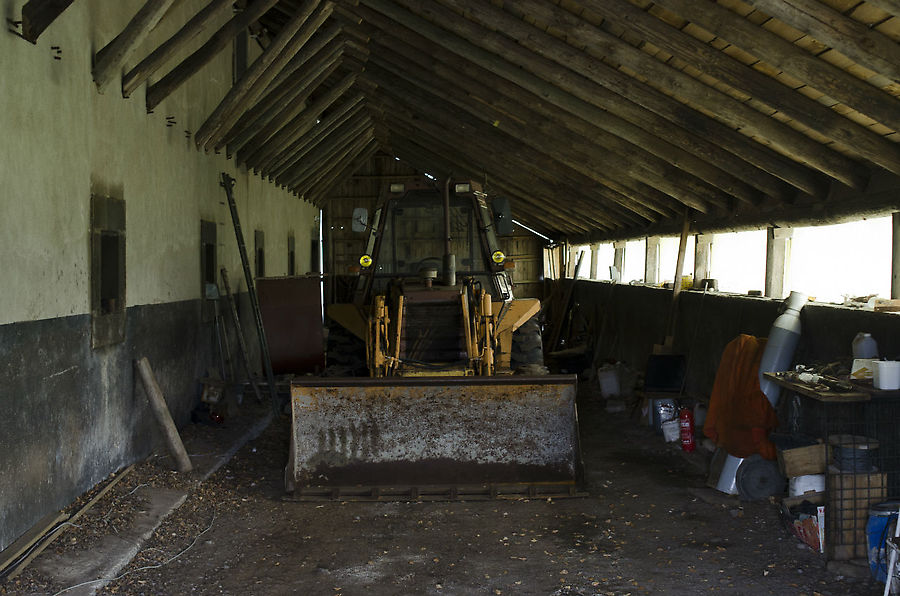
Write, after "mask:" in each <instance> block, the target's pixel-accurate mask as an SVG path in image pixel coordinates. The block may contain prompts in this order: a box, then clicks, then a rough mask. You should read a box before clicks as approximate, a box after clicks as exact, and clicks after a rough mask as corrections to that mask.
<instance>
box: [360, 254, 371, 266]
mask: <svg viewBox="0 0 900 596" xmlns="http://www.w3.org/2000/svg"><path fill="white" fill-rule="evenodd" d="M359 264H360V265H361V266H362V267H371V266H372V257H370V256H369V255H363V256H361V257H359Z"/></svg>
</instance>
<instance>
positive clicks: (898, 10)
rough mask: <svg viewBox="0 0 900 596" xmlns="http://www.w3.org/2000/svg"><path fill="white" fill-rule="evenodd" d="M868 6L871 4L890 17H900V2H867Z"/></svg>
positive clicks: (897, 0) (888, 0)
mask: <svg viewBox="0 0 900 596" xmlns="http://www.w3.org/2000/svg"><path fill="white" fill-rule="evenodd" d="M866 4H871V5H872V6H874V7H876V8H879V9H881V10H883V11H884V12H886V13H888V14H890V15H893V16H895V17H900V0H866Z"/></svg>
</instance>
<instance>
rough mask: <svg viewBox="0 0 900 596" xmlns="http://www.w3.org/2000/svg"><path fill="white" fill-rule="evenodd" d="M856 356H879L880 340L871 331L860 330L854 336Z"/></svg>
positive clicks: (854, 355) (854, 354) (854, 353)
mask: <svg viewBox="0 0 900 596" xmlns="http://www.w3.org/2000/svg"><path fill="white" fill-rule="evenodd" d="M853 357H854V358H878V342H876V341H875V338H874V337H872V334H871V333H863V332H862V331H860V332H859V333H857V334H856V337H854V338H853Z"/></svg>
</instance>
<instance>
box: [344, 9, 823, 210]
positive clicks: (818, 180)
mask: <svg viewBox="0 0 900 596" xmlns="http://www.w3.org/2000/svg"><path fill="white" fill-rule="evenodd" d="M362 2H363V3H364V4H366V5H367V6H368V8H371V9H373V10H371V11H368V12H373V13H374V14H380V15H383V17H384V18H387V19H389V22H395V23H397V24H398V26H399V25H402V26H403V27H404V28H406V29H408V30H410V31H416V32H418V33H419V34H420V35H421V36H422V37H427V38H428V39H430V40H431V41H433V42H434V43H437V44H439V45H440V46H441V47H442V48H443V49H444V50H445V51H447V52H450V53H452V54H455V55H458V56H460V57H462V58H465V59H466V60H470V61H472V62H473V63H475V64H477V65H478V66H479V67H481V68H483V69H484V70H486V71H490V72H493V73H496V75H498V76H500V77H502V78H504V79H505V80H507V81H509V82H510V83H512V84H515V85H517V86H520V87H522V88H524V89H527V90H528V91H530V92H532V93H534V94H535V95H537V96H538V97H541V98H543V99H544V100H546V101H548V102H550V103H552V104H553V105H554V106H556V107H557V108H559V109H562V110H565V111H567V112H569V113H571V114H573V115H575V116H577V117H579V118H581V119H583V120H585V121H587V122H590V123H591V124H593V125H594V126H597V127H599V128H604V129H606V130H609V131H610V132H612V133H613V134H617V135H618V136H620V137H622V138H626V139H635V138H636V137H635V135H634V134H633V133H632V132H631V131H632V130H633V127H632V126H631V123H635V124H637V125H638V126H640V128H643V129H644V130H646V131H648V132H652V133H653V134H655V135H656V136H657V137H659V138H660V139H671V140H673V142H678V143H679V144H680V145H681V146H682V147H684V148H689V149H690V150H692V151H694V152H695V153H696V154H697V155H698V156H701V157H703V158H705V159H708V160H710V161H718V160H722V163H725V164H727V165H729V166H731V167H730V168H729V171H730V172H731V173H732V174H733V175H735V174H736V173H737V172H739V171H740V168H741V167H742V166H741V164H740V162H738V163H737V164H734V163H733V161H729V158H728V152H730V153H732V154H734V155H737V156H740V157H741V158H742V159H745V160H746V161H747V162H749V163H751V164H753V165H754V166H756V167H758V168H761V169H762V170H764V171H766V172H769V173H771V174H772V175H773V176H776V177H778V178H781V179H782V180H784V181H786V182H788V183H790V184H792V185H794V186H795V187H797V188H799V189H801V190H802V191H804V192H807V193H809V194H815V195H818V194H822V193H827V191H828V183H827V182H826V181H825V179H824V178H823V177H820V176H819V175H818V174H816V173H813V172H812V171H811V170H809V169H808V168H806V167H805V166H803V165H800V164H797V163H795V162H793V161H791V160H789V159H787V158H784V157H783V156H780V155H778V154H776V153H775V152H773V151H772V150H770V149H768V148H766V147H762V146H755V145H754V144H750V143H747V142H746V137H745V136H744V135H741V134H740V133H737V132H736V131H734V130H732V129H730V128H728V127H726V126H724V125H722V124H721V123H719V122H716V121H715V120H712V119H711V118H707V117H705V116H703V115H701V114H699V113H695V112H690V111H689V110H685V109H684V106H683V105H682V104H680V103H678V102H675V101H673V100H672V99H671V98H669V97H668V96H665V95H663V94H662V93H659V92H658V91H656V90H653V89H650V88H648V87H646V86H643V87H644V89H643V91H642V89H641V86H639V85H638V86H636V81H634V80H633V79H631V78H630V77H628V76H626V75H624V74H622V73H619V74H620V75H621V77H620V78H619V79H618V80H617V83H618V84H619V85H621V86H624V88H625V90H626V92H634V93H635V94H642V97H641V101H642V102H643V104H644V105H646V106H647V107H646V108H644V107H641V106H638V105H636V104H635V103H633V102H631V101H629V100H627V99H625V98H623V97H621V96H619V95H618V94H616V93H612V92H611V91H609V90H607V89H606V88H604V87H602V86H600V85H596V84H594V83H592V82H590V81H587V80H585V79H584V78H583V77H580V76H578V75H575V74H574V73H570V74H568V75H567V74H565V72H566V71H565V70H564V69H560V68H559V67H558V65H556V64H555V63H550V62H549V61H544V60H543V59H542V58H540V57H538V56H536V55H534V54H533V53H532V52H530V51H528V50H525V49H524V48H521V47H516V46H517V45H518V44H516V43H515V42H511V41H510V42H509V44H504V47H505V49H506V50H507V51H508V53H510V54H511V57H512V58H518V60H517V61H516V62H515V63H513V62H509V61H507V60H506V59H504V58H501V57H500V56H498V55H497V54H495V53H493V52H491V51H488V50H485V49H483V48H481V47H478V46H475V45H473V44H472V43H470V42H469V41H468V40H467V39H466V38H465V37H463V36H464V35H465V34H472V35H474V34H475V33H477V32H481V33H483V30H482V28H481V27H480V26H478V25H476V24H474V23H469V25H471V27H474V30H473V29H471V27H465V29H462V30H459V31H458V33H459V35H457V34H456V33H453V32H449V31H448V30H446V29H442V28H440V27H438V26H437V25H434V24H433V23H431V22H429V21H427V20H425V19H424V18H421V17H419V16H417V15H414V14H413V13H412V12H410V11H409V10H404V9H403V8H400V7H398V6H396V4H395V3H393V2H385V1H384V0H362ZM365 8H366V7H364V6H362V5H361V6H360V7H359V9H358V10H360V11H361V12H362V11H363V9H365ZM364 16H365V17H366V18H367V19H368V18H370V17H369V16H368V14H364ZM457 23H458V24H460V25H463V26H465V25H466V21H465V20H463V21H461V22H460V21H457ZM379 27H382V25H380V24H379ZM385 27H386V26H385ZM495 39H496V38H495ZM501 43H502V42H501ZM530 61H531V62H538V63H541V62H542V61H543V66H544V67H545V69H549V71H559V72H560V73H561V74H562V76H563V77H565V80H564V81H563V83H564V84H565V87H566V89H567V91H564V90H563V89H561V88H559V87H556V86H555V85H552V84H550V83H548V82H547V81H546V80H544V79H541V78H539V77H537V76H535V75H532V74H531V73H530V72H528V71H527V70H525V69H524V68H522V67H521V66H520V64H523V63H528V62H530ZM614 72H616V71H614ZM570 91H571V93H570ZM572 93H574V94H575V95H573V94H572ZM576 95H577V97H576ZM654 112H655V113H654ZM689 112H690V113H689ZM610 114H614V115H618V116H619V117H620V118H622V120H618V119H615V118H610V117H609V115H610ZM620 123H625V127H624V128H623V127H618V125H619V124H620ZM673 123H674V124H676V125H677V127H674V128H673V126H672V124H673ZM611 126H612V127H617V128H610V127H611ZM679 127H680V128H679ZM684 131H691V132H692V134H691V135H687V134H686V132H684ZM694 134H695V135H699V136H702V137H703V140H702V141H701V140H699V138H698V139H697V140H696V141H695V140H694V139H692V138H691V136H693V135H694ZM711 143H715V144H716V145H718V147H716V148H715V149H709V147H711V146H712V145H711ZM723 150H724V152H725V153H724V154H723ZM732 164H733V165H732Z"/></svg>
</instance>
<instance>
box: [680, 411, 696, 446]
mask: <svg viewBox="0 0 900 596" xmlns="http://www.w3.org/2000/svg"><path fill="white" fill-rule="evenodd" d="M678 426H679V429H680V430H681V449H682V450H683V451H687V452H688V453H690V452H692V451H693V450H694V447H695V446H696V445H695V444H694V413H693V412H692V411H691V409H690V408H681V413H680V414H679V415H678Z"/></svg>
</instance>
